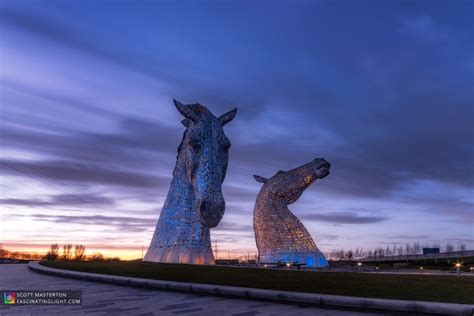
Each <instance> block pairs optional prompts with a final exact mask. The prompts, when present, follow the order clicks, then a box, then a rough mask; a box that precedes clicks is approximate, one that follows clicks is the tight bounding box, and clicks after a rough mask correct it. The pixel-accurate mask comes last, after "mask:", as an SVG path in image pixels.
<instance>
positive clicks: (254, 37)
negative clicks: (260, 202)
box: [0, 1, 474, 252]
mask: <svg viewBox="0 0 474 316" xmlns="http://www.w3.org/2000/svg"><path fill="white" fill-rule="evenodd" d="M473 9H474V6H473V3H472V2H469V1H430V2H427V1H359V2H354V1H332V2H330V1H272V2H264V1H258V2H253V1H252V2H251V1H248V2H247V1H184V2H180V3H179V4H177V3H174V2H171V1H169V2H168V1H100V2H99V1H23V2H22V1H1V2H0V30H1V31H0V32H1V33H0V44H1V51H0V66H1V74H0V85H1V99H0V101H1V126H0V132H1V141H2V143H1V146H2V157H1V160H2V161H1V164H0V173H1V177H2V180H1V181H2V188H1V190H2V192H1V193H2V199H1V201H0V202H1V203H2V213H1V216H2V220H1V229H0V233H1V238H2V239H1V241H0V242H3V243H4V244H6V245H10V247H26V248H38V249H39V248H41V247H43V246H44V245H47V244H49V243H50V242H51V241H53V239H55V240H57V241H58V242H60V243H61V242H67V241H73V242H76V240H79V241H81V242H83V243H85V244H87V245H88V246H89V248H90V249H92V248H94V247H96V248H97V249H105V248H108V249H122V250H127V249H128V250H130V251H132V250H134V249H139V248H141V244H144V245H147V244H148V242H149V239H150V238H151V235H152V232H153V229H154V225H155V223H156V220H157V218H158V214H159V211H160V209H161V205H162V203H163V201H164V198H165V196H166V193H167V190H168V184H169V181H170V177H171V172H172V168H173V166H174V162H175V155H176V148H177V146H178V144H179V141H180V139H181V134H182V132H183V127H182V126H181V124H180V120H181V118H180V116H179V114H178V112H177V111H176V110H175V109H174V107H173V104H172V101H171V100H172V98H173V97H174V98H176V99H178V100H180V101H181V102H183V103H191V102H199V103H201V104H204V105H206V106H208V108H209V109H210V110H211V111H213V112H214V114H216V115H220V114H222V113H224V112H226V111H228V110H230V109H231V108H233V107H238V108H239V112H238V115H237V117H236V119H235V120H234V121H233V122H232V123H231V124H229V125H228V126H226V133H227V136H228V137H229V138H230V140H231V141H232V143H233V146H232V149H231V152H230V162H229V171H228V177H227V179H226V181H225V183H224V197H225V199H226V203H227V211H226V215H225V216H224V220H223V221H222V223H221V225H220V226H218V227H217V228H216V229H213V230H212V232H211V234H212V238H213V240H218V241H219V242H220V243H221V246H220V248H222V249H228V248H229V249H230V248H232V249H234V250H235V252H246V251H247V250H249V251H254V249H255V244H254V240H253V231H252V211H253V204H254V202H255V198H256V195H257V193H258V190H259V189H260V185H259V184H258V183H257V182H255V181H254V180H253V178H252V174H259V175H262V176H266V177H268V176H271V175H273V174H274V173H275V172H276V171H278V170H280V169H290V168H293V167H295V166H297V165H299V164H302V163H305V162H308V161H310V160H312V159H313V158H315V157H325V158H326V159H327V160H329V161H330V162H331V163H332V173H331V175H330V176H329V177H327V178H325V179H324V180H322V181H320V182H317V183H315V184H314V185H313V187H311V188H310V189H309V190H307V191H306V192H305V193H304V194H303V196H302V198H301V199H300V200H299V201H298V202H297V203H296V204H294V205H292V208H291V209H292V210H293V211H294V213H295V214H296V215H297V216H299V217H300V218H301V219H302V220H303V222H304V223H305V225H306V226H307V227H308V229H309V231H310V232H311V234H312V235H313V237H314V238H315V240H316V242H317V244H318V245H319V246H320V247H321V248H322V250H323V251H326V252H328V251H330V250H331V249H333V248H346V249H348V248H351V247H352V248H356V247H359V248H360V247H364V248H369V247H379V246H382V247H385V246H386V245H387V244H389V245H393V244H405V243H406V242H410V243H411V242H412V241H419V242H421V243H430V244H433V243H442V244H445V243H446V242H451V243H453V244H461V243H464V244H467V245H468V247H469V248H473V247H474V241H473V239H474V236H473V228H472V227H473V224H474V218H473V210H474V207H473V203H474V198H473V192H474V191H473V189H474V169H473V161H474V159H473V158H474V157H473V155H474V152H473V149H474V130H473V127H472V126H473V119H474V109H473V100H474V98H473V97H474V95H473V89H472V87H473V86H474V85H473V83H474V82H473V81H474V80H473V74H474V48H473V38H474V34H473V33H474V32H473V29H474V28H473V12H474V11H473ZM58 224H60V225H58ZM71 231H72V232H74V233H73V235H71ZM71 238H74V239H75V240H70V239H71Z"/></svg>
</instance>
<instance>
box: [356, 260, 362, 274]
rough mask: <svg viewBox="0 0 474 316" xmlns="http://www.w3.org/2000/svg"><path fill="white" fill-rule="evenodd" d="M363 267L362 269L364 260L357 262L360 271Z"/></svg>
mask: <svg viewBox="0 0 474 316" xmlns="http://www.w3.org/2000/svg"><path fill="white" fill-rule="evenodd" d="M361 269H362V262H357V271H359V272H360V270H361Z"/></svg>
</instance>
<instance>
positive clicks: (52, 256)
mask: <svg viewBox="0 0 474 316" xmlns="http://www.w3.org/2000/svg"><path fill="white" fill-rule="evenodd" d="M58 257H59V245H58V244H52V245H51V247H50V249H49V251H48V253H47V254H46V259H47V260H52V261H54V260H56V259H58Z"/></svg>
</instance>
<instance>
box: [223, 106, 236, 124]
mask: <svg viewBox="0 0 474 316" xmlns="http://www.w3.org/2000/svg"><path fill="white" fill-rule="evenodd" d="M235 114H237V108H235V109H233V110H231V111H229V112H227V113H225V114H222V115H221V116H220V117H219V121H221V125H222V126H224V125H226V124H227V123H229V122H230V121H232V120H233V119H234V117H235Z"/></svg>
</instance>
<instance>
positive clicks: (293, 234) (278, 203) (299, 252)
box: [253, 158, 331, 267]
mask: <svg viewBox="0 0 474 316" xmlns="http://www.w3.org/2000/svg"><path fill="white" fill-rule="evenodd" d="M330 167H331V165H330V164H329V162H327V161H326V160H325V159H323V158H316V159H314V160H313V161H311V162H309V163H306V164H304V165H302V166H299V167H297V168H294V169H292V170H288V171H278V172H277V173H276V174H275V175H274V176H273V177H271V178H269V179H266V178H263V177H260V176H254V178H255V180H257V181H258V182H262V183H263V186H262V188H261V189H260V192H259V194H258V196H257V201H256V202H255V209H254V214H253V226H254V231H255V239H256V242H257V248H258V253H259V259H260V262H261V263H278V262H283V263H296V262H298V263H300V264H306V265H307V266H313V267H314V266H316V267H324V266H327V265H328V263H327V260H326V258H325V257H324V255H323V254H322V253H321V251H319V249H318V248H317V246H316V243H315V242H314V240H313V238H311V235H310V234H309V232H308V231H307V230H306V228H305V227H304V226H303V224H302V223H301V222H300V220H299V219H298V218H297V217H296V216H295V215H293V213H292V212H291V211H290V210H289V209H288V205H289V204H291V203H294V202H296V201H297V200H298V199H299V197H300V196H301V194H302V193H303V191H304V190H306V189H307V188H308V187H309V186H310V185H311V184H312V183H313V182H314V181H316V180H317V179H322V178H324V177H326V176H327V175H328V174H329V169H330Z"/></svg>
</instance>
